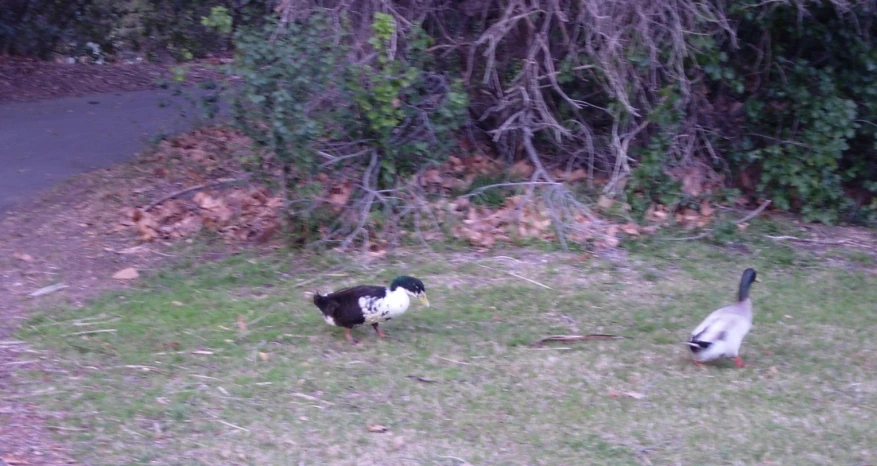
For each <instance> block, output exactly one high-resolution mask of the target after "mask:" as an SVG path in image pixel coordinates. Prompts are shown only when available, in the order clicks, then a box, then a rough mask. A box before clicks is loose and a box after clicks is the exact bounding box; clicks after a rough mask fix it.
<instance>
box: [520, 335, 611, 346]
mask: <svg viewBox="0 0 877 466" xmlns="http://www.w3.org/2000/svg"><path fill="white" fill-rule="evenodd" d="M624 338H625V337H623V336H621V335H612V334H609V333H590V334H588V335H551V336H549V337H545V338H542V339H540V340H538V341H534V342H533V343H530V346H540V345H542V344H543V343H545V342H548V341H585V340H622V339H624Z"/></svg>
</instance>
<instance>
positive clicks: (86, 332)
mask: <svg viewBox="0 0 877 466" xmlns="http://www.w3.org/2000/svg"><path fill="white" fill-rule="evenodd" d="M115 332H116V329H114V328H106V329H102V330H84V331H82V332H73V333H65V334H64V335H61V336H63V337H75V336H79V335H91V334H95V333H115Z"/></svg>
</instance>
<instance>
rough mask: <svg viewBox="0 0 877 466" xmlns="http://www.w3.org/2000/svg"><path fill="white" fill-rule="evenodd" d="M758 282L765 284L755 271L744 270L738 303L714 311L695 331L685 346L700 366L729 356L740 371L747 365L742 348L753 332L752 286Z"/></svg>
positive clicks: (750, 269)
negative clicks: (750, 295)
mask: <svg viewBox="0 0 877 466" xmlns="http://www.w3.org/2000/svg"><path fill="white" fill-rule="evenodd" d="M754 282H761V280H759V279H758V276H757V274H756V272H755V269H752V268H748V269H746V270H744V271H743V275H742V276H741V277H740V286H739V288H738V291H737V302H736V303H734V304H731V305H728V306H725V307H723V308H721V309H717V310H715V311H713V312H712V313H710V315H708V316H707V317H706V319H704V320H703V322H701V323H700V325H698V326H697V328H695V329H694V331H693V332H691V336H690V337H689V339H688V341H687V342H685V343H686V344H687V345H688V347H689V349H690V350H691V352H692V354H693V356H694V363H695V364H696V365H698V366H701V365H702V364H703V363H704V362H709V361H714V360H716V359H719V358H722V357H728V358H734V363H735V364H736V366H737V367H738V368H740V367H744V366H745V363H744V362H743V359H742V358H741V357H740V346H741V345H742V344H743V339H744V338H746V335H747V334H748V333H749V330H750V329H752V300H751V299H749V287H750V286H752V283H754Z"/></svg>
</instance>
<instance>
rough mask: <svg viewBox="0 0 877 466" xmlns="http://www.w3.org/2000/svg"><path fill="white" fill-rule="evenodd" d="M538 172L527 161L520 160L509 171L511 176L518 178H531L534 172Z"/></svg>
mask: <svg viewBox="0 0 877 466" xmlns="http://www.w3.org/2000/svg"><path fill="white" fill-rule="evenodd" d="M535 171H536V167H534V166H533V164H531V163H530V162H529V161H527V160H519V161H518V162H517V163H515V164H514V165H512V168H511V169H510V170H509V174H511V175H512V176H518V177H521V178H529V177H530V176H532V175H533V172H535Z"/></svg>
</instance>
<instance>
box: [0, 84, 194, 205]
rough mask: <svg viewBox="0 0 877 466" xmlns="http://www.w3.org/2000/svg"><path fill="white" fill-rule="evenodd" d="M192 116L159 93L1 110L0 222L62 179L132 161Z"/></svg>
mask: <svg viewBox="0 0 877 466" xmlns="http://www.w3.org/2000/svg"><path fill="white" fill-rule="evenodd" d="M162 102H169V103H170V105H165V106H161V105H160V104H161V103H162ZM184 109H185V110H188V111H187V112H185V113H186V114H187V115H188V116H185V117H184V116H183V111H182V110H184ZM196 115H197V112H195V111H193V109H192V107H191V106H190V105H189V104H188V103H187V102H186V101H185V100H184V99H183V98H181V97H171V92H170V91H165V90H151V91H141V92H126V93H109V94H98V95H92V96H85V97H67V98H62V99H53V100H45V101H37V102H27V103H15V104H5V105H0V217H2V216H3V215H5V213H6V212H7V211H8V210H9V209H10V208H11V207H13V206H14V205H15V204H17V203H19V202H22V201H24V200H27V199H28V198H31V197H33V196H34V195H36V194H37V193H39V192H40V191H42V190H44V189H47V188H51V187H53V186H54V185H56V184H58V183H59V182H61V181H63V180H64V179H66V178H69V177H71V176H73V175H77V174H80V173H83V172H87V171H90V170H94V169H96V168H104V167H107V166H110V165H113V164H116V163H119V162H124V161H126V160H128V159H130V158H131V157H132V156H134V155H135V154H137V153H138V152H140V151H142V150H143V149H145V148H147V147H148V146H149V144H150V143H151V142H153V141H155V139H156V137H157V136H161V135H169V134H173V133H177V132H180V131H183V130H185V129H187V128H189V127H191V125H192V124H194V123H195V121H196V120H195V117H196Z"/></svg>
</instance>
